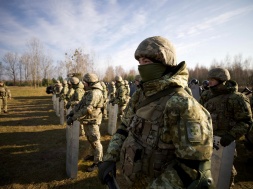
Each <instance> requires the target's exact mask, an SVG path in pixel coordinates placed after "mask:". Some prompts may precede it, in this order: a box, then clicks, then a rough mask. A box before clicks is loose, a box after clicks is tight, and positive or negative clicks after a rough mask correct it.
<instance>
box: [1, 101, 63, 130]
mask: <svg viewBox="0 0 253 189" xmlns="http://www.w3.org/2000/svg"><path fill="white" fill-rule="evenodd" d="M0 119H1V120H0V125H1V126H38V125H50V126H52V125H59V124H60V118H59V117H58V116H57V115H56V112H55V111H54V110H53V102H52V101H51V98H50V97H48V96H35V97H34V96H32V97H16V98H15V101H11V102H9V105H8V114H0Z"/></svg>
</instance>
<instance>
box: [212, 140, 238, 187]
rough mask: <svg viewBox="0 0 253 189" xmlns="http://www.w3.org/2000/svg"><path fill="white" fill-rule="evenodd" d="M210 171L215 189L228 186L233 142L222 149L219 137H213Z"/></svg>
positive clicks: (233, 149)
mask: <svg viewBox="0 0 253 189" xmlns="http://www.w3.org/2000/svg"><path fill="white" fill-rule="evenodd" d="M213 146H214V148H213V154H212V158H211V171H212V176H213V180H214V185H215V188H216V189H225V188H229V186H230V178H231V171H232V168H233V161H234V153H235V141H234V142H232V143H231V144H230V145H228V146H226V147H223V146H221V145H220V137H218V136H214V144H213Z"/></svg>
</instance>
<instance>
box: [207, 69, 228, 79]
mask: <svg viewBox="0 0 253 189" xmlns="http://www.w3.org/2000/svg"><path fill="white" fill-rule="evenodd" d="M211 78H213V79H217V80H220V81H227V80H230V74H229V71H228V70H227V69H225V68H214V69H211V70H210V71H209V72H208V75H207V79H211Z"/></svg>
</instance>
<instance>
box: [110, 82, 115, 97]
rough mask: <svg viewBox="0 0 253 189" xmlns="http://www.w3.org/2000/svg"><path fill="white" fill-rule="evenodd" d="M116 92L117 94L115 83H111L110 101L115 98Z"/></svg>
mask: <svg viewBox="0 0 253 189" xmlns="http://www.w3.org/2000/svg"><path fill="white" fill-rule="evenodd" d="M115 92H116V87H115V83H114V82H111V84H110V87H109V95H110V99H113V98H114V97H115Z"/></svg>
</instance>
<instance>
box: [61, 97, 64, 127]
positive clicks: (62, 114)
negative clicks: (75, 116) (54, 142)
mask: <svg viewBox="0 0 253 189" xmlns="http://www.w3.org/2000/svg"><path fill="white" fill-rule="evenodd" d="M64 112H65V109H64V100H61V101H60V124H61V125H64V120H65V113H64Z"/></svg>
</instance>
